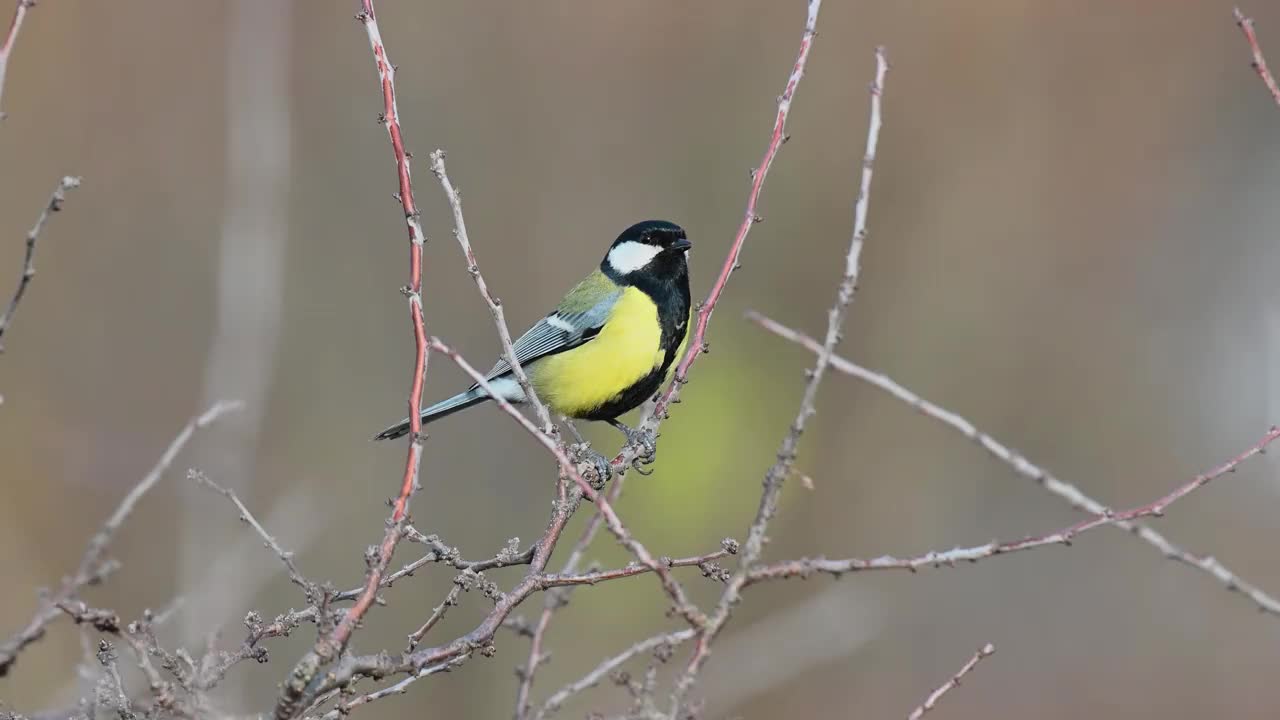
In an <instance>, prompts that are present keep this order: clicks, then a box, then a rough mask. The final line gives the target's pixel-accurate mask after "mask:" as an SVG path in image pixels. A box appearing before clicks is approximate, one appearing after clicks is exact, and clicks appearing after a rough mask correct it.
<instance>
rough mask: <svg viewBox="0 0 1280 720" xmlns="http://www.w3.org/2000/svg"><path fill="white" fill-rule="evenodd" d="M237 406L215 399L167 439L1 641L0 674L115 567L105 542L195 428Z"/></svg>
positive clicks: (235, 403) (156, 480)
mask: <svg viewBox="0 0 1280 720" xmlns="http://www.w3.org/2000/svg"><path fill="white" fill-rule="evenodd" d="M239 407H240V404H239V403H238V402H219V403H216V404H214V405H213V407H210V408H209V409H208V410H206V411H205V412H204V413H203V414H202V415H200V416H198V417H195V418H192V420H191V421H190V422H188V423H187V425H186V426H185V427H184V428H182V430H181V431H180V432H179V433H178V436H177V437H175V438H174V439H173V442H171V443H169V447H168V448H167V449H166V450H165V451H164V454H163V455H161V456H160V460H159V461H157V462H156V465H155V467H153V468H151V471H150V472H148V473H147V474H146V475H145V476H144V477H143V478H142V480H141V481H139V482H138V484H137V485H135V486H134V487H133V489H132V490H130V491H129V493H128V494H127V495H125V497H124V499H123V500H121V501H120V505H119V506H117V507H116V510H115V512H113V513H112V514H111V517H109V518H107V521H106V522H105V523H104V524H103V526H102V528H101V529H100V530H98V532H97V534H95V535H94V536H93V538H92V539H91V540H90V541H89V547H88V549H87V550H86V551H85V554H84V556H83V557H82V558H81V559H80V567H79V568H78V569H77V570H76V573H75V575H73V576H71V577H69V578H66V579H65V580H63V582H62V586H61V588H60V589H59V590H58V591H57V592H56V593H54V594H52V595H50V596H46V597H44V598H43V599H42V600H41V602H40V608H39V609H38V610H37V611H36V614H35V617H33V618H32V619H31V622H29V623H28V624H27V626H26V628H24V629H23V630H22V631H20V632H18V633H17V634H16V635H14V636H13V637H11V638H9V639H8V640H6V641H5V642H4V643H2V644H0V677H3V676H4V675H6V674H7V673H8V672H9V669H10V668H11V667H12V666H13V663H14V662H15V661H16V660H17V659H18V653H20V652H22V650H23V649H24V648H26V647H27V646H28V645H30V644H31V643H33V642H35V641H36V640H39V639H40V638H41V637H43V636H44V632H45V627H46V626H47V625H48V624H49V623H50V622H52V621H53V620H54V619H55V618H56V617H58V615H60V614H62V611H61V610H60V609H59V605H61V604H65V603H67V602H69V601H71V600H72V599H73V598H74V597H75V595H76V593H78V592H79V591H80V590H81V589H82V588H84V587H85V586H87V585H92V584H95V583H97V582H99V581H101V579H102V578H103V576H104V575H105V574H107V573H109V572H110V570H111V569H114V564H112V563H110V562H108V561H104V559H103V557H102V555H103V553H104V552H105V551H106V549H107V545H108V544H109V543H110V542H111V538H112V537H113V536H114V535H115V532H116V531H117V530H119V529H120V526H121V525H122V524H123V523H124V521H125V519H126V518H128V517H129V514H130V513H132V512H133V509H134V507H135V506H136V505H137V504H138V501H139V500H141V499H142V496H143V495H145V494H146V493H147V491H149V490H150V489H151V488H152V487H154V486H155V484H156V483H157V482H159V481H160V478H161V477H163V476H164V473H165V471H167V470H168V469H169V466H170V465H172V464H173V461H174V458H176V457H177V456H178V453H180V452H182V449H183V447H185V446H186V444H187V441H189V440H190V439H191V436H192V435H193V434H195V431H196V430H198V429H202V428H205V427H208V426H209V425H210V424H212V423H213V422H214V421H216V420H218V419H219V418H220V417H222V416H223V415H224V414H226V413H228V412H231V411H233V410H235V409H237V408H239Z"/></svg>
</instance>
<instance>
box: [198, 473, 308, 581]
mask: <svg viewBox="0 0 1280 720" xmlns="http://www.w3.org/2000/svg"><path fill="white" fill-rule="evenodd" d="M187 479H188V480H191V481H193V482H195V483H196V484H197V485H203V486H204V487H207V488H209V489H210V490H212V491H214V492H216V493H218V494H219V495H221V496H223V497H225V498H226V499H227V500H228V501H229V502H230V503H231V504H232V505H234V506H235V508H236V510H238V511H239V513H240V515H239V517H240V520H241V522H244V523H247V524H248V525H249V527H251V528H253V530H254V532H256V533H258V537H260V538H262V542H263V545H265V546H266V547H268V548H270V549H271V551H272V552H274V553H275V554H276V557H278V558H280V562H282V563H284V567H285V570H286V571H287V572H288V573H289V580H290V581H292V582H293V584H294V585H297V586H298V587H300V588H302V591H303V592H304V593H306V595H307V600H308V601H314V599H315V598H316V597H318V596H319V593H318V591H317V588H316V584H315V583H313V582H311V581H310V580H308V579H306V578H305V577H303V575H302V573H301V572H300V571H299V570H298V565H297V563H295V562H294V561H293V553H291V552H289V551H287V550H285V549H284V548H283V547H280V543H279V542H277V541H276V539H275V538H274V537H272V535H271V533H269V532H267V529H266V528H264V527H262V523H260V522H258V519H257V518H255V517H254V516H253V513H251V512H249V508H247V507H245V504H244V503H243V502H241V501H240V496H239V495H236V492H235V491H234V490H232V489H231V488H228V487H223V486H222V485H219V484H218V483H216V482H214V481H213V480H210V479H209V476H208V475H205V474H204V473H203V472H201V471H199V470H195V469H192V470H188V471H187Z"/></svg>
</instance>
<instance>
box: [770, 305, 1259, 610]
mask: <svg viewBox="0 0 1280 720" xmlns="http://www.w3.org/2000/svg"><path fill="white" fill-rule="evenodd" d="M747 317H748V318H749V319H750V320H751V321H753V322H755V323H756V324H758V325H760V327H762V328H764V329H765V330H768V331H769V332H771V333H773V334H775V335H777V336H778V337H781V338H783V339H784V340H789V341H791V342H794V343H796V344H797V345H800V346H801V347H804V348H806V349H808V350H809V351H811V352H815V353H816V352H819V351H820V350H821V348H822V345H821V344H819V343H818V341H817V340H815V339H813V338H811V337H809V336H808V335H805V334H804V333H802V332H799V331H798V330H794V329H792V328H789V327H787V326H785V325H782V324H781V323H779V322H777V321H776V320H772V319H770V318H768V317H765V316H764V315H761V314H759V313H756V312H748V313H747ZM831 367H832V368H834V369H836V370H838V371H840V372H842V373H844V374H846V375H849V376H852V377H854V378H857V379H858V380H861V381H863V382H865V383H867V384H869V385H871V386H872V387H875V388H879V389H880V390H883V391H885V392H887V393H889V394H890V395H892V396H893V397H895V398H897V399H898V400H901V401H902V402H904V403H906V404H907V405H909V406H910V407H912V408H914V409H915V410H917V411H918V412H920V413H921V414H922V415H924V416H926V417H929V418H932V419H934V420H937V421H938V422H940V423H942V424H943V425H946V426H947V427H949V428H951V429H953V430H955V431H957V432H959V433H960V434H961V435H963V436H965V437H966V438H969V439H970V440H972V441H973V442H974V443H975V444H977V445H978V447H980V448H982V449H983V450H985V451H986V452H987V453H988V454H990V455H991V456H992V457H994V458H996V459H997V460H999V461H1001V462H1003V463H1004V464H1006V465H1008V466H1009V467H1011V468H1013V470H1014V472H1016V473H1018V474H1019V475H1021V476H1022V477H1025V478H1027V479H1029V480H1032V481H1034V482H1035V483H1037V484H1038V485H1040V486H1041V487H1043V488H1044V489H1045V490H1047V491H1049V492H1051V493H1053V494H1054V495H1057V496H1058V497H1061V498H1063V499H1064V500H1066V501H1067V502H1068V503H1070V504H1071V507H1073V508H1075V509H1077V510H1083V511H1084V512H1087V513H1089V514H1091V515H1106V514H1107V513H1109V512H1111V510H1110V508H1108V507H1107V506H1106V505H1104V504H1102V503H1101V502H1098V501H1097V500H1095V499H1093V498H1092V497H1090V496H1088V495H1086V494H1085V493H1084V492H1083V491H1082V490H1080V488H1079V487H1077V486H1075V485H1072V484H1071V483H1068V482H1066V481H1064V480H1061V479H1059V478H1058V477H1056V476H1054V475H1053V474H1051V473H1050V472H1049V471H1047V470H1045V469H1044V468H1042V467H1041V466H1039V465H1036V464H1034V463H1032V462H1031V461H1030V460H1028V459H1027V458H1025V457H1023V456H1022V455H1020V454H1018V453H1017V452H1015V451H1014V450H1012V449H1010V448H1009V447H1008V446H1007V445H1005V444H1003V443H1001V442H1000V441H999V440H996V439H995V438H993V437H992V436H990V435H988V434H987V433H985V432H983V431H982V430H979V429H978V427H977V426H976V425H974V424H973V423H972V422H970V421H969V420H968V419H966V418H964V417H962V416H960V415H958V414H956V413H954V412H952V411H950V410H947V409H946V408H943V407H939V406H938V405H935V404H933V403H932V402H929V401H928V400H926V399H924V398H922V397H920V396H919V395H917V394H915V393H914V392H912V391H911V390H909V389H907V388H906V387H903V386H902V385H900V384H899V383H897V382H896V381H894V380H893V379H892V378H890V377H888V376H887V375H883V374H881V373H878V372H875V371H872V370H868V369H866V368H864V367H862V366H860V365H858V364H856V363H854V362H852V361H850V360H847V359H845V358H843V357H840V356H839V355H837V356H834V357H832V358H831ZM1115 525H1116V527H1119V528H1121V529H1123V530H1126V531H1128V532H1130V533H1132V534H1133V535H1134V536H1135V537H1138V538H1141V539H1142V540H1144V541H1146V542H1147V543H1148V544H1150V545H1151V546H1153V547H1155V548H1156V549H1157V550H1159V551H1160V552H1161V553H1162V554H1163V555H1164V556H1165V557H1167V558H1169V559H1171V560H1176V561H1177V562H1180V563H1183V564H1184V565H1187V566H1188V567H1193V568H1196V569H1198V570H1201V571H1203V572H1206V573H1208V574H1209V575H1211V576H1212V577H1213V578H1215V579H1216V580H1217V581H1218V582H1219V583H1221V584H1222V585H1223V586H1224V587H1225V588H1227V589H1228V590H1231V591H1238V592H1240V593H1242V594H1243V595H1245V596H1246V597H1248V598H1249V599H1250V600H1252V601H1253V603H1254V604H1255V605H1257V607H1258V609H1259V610H1261V611H1263V612H1266V613H1269V614H1272V615H1278V616H1280V599H1277V598H1275V597H1274V596H1272V595H1269V594H1267V593H1266V592H1265V591H1263V590H1262V589H1260V588H1258V587H1257V586H1255V585H1253V584H1252V583H1250V582H1248V581H1246V580H1245V579H1244V578H1242V577H1240V576H1239V575H1236V574H1235V573H1234V572H1232V571H1231V570H1230V569H1228V568H1227V567H1226V566H1225V565H1223V564H1222V563H1221V562H1219V561H1218V560H1216V559H1215V558H1212V557H1203V556H1199V555H1196V554H1194V553H1191V552H1189V551H1187V550H1185V549H1183V548H1181V547H1179V546H1178V545H1176V544H1174V543H1173V542H1172V541H1170V540H1169V539H1168V538H1166V537H1165V536H1164V535H1163V534H1162V533H1160V532H1158V531H1156V530H1155V529H1153V528H1151V527H1149V526H1147V525H1145V524H1143V523H1131V522H1116V523H1115Z"/></svg>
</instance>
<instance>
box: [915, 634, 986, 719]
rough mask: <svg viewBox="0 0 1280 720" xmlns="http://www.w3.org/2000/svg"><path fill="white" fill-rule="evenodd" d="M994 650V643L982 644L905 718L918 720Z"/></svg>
mask: <svg viewBox="0 0 1280 720" xmlns="http://www.w3.org/2000/svg"><path fill="white" fill-rule="evenodd" d="M995 651H996V646H995V645H992V644H991V643H987V644H986V645H983V646H982V649H981V650H979V651H978V652H977V653H975V654H974V656H973V657H971V658H969V662H967V663H965V664H964V666H963V667H961V668H960V672H957V673H956V674H955V675H952V676H951V679H950V680H948V681H946V682H945V683H943V684H942V686H941V687H939V688H938V689H937V690H934V691H933V692H931V693H929V697H927V698H925V701H924V702H923V703H921V704H920V706H919V707H917V708H916V709H915V710H912V711H911V714H910V715H908V716H907V720H920V718H921V717H922V716H924V714H925V713H927V712H929V711H930V710H932V709H933V708H934V706H935V705H937V704H938V701H939V700H941V699H942V696H943V695H946V694H947V693H948V692H950V691H951V689H952V688H956V687H959V686H960V679H961V678H963V677H964V676H965V675H968V674H969V672H970V671H971V670H973V669H974V668H975V667H977V666H978V663H980V662H982V659H983V658H985V657H987V656H988V655H991V654H992V653H994V652H995Z"/></svg>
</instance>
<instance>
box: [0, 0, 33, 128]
mask: <svg viewBox="0 0 1280 720" xmlns="http://www.w3.org/2000/svg"><path fill="white" fill-rule="evenodd" d="M35 4H36V0H18V6H17V7H16V8H14V11H13V19H11V20H10V21H9V30H8V32H6V33H5V35H4V43H3V44H0V99H3V98H4V78H5V74H6V73H7V72H8V71H9V55H10V54H11V53H12V52H13V45H14V43H15V42H17V40H18V31H19V30H21V29H22V21H23V20H24V19H26V17H27V11H28V10H30V9H31V8H33V7H35ZM3 108H4V106H3V105H0V120H3V119H4V111H3Z"/></svg>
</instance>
